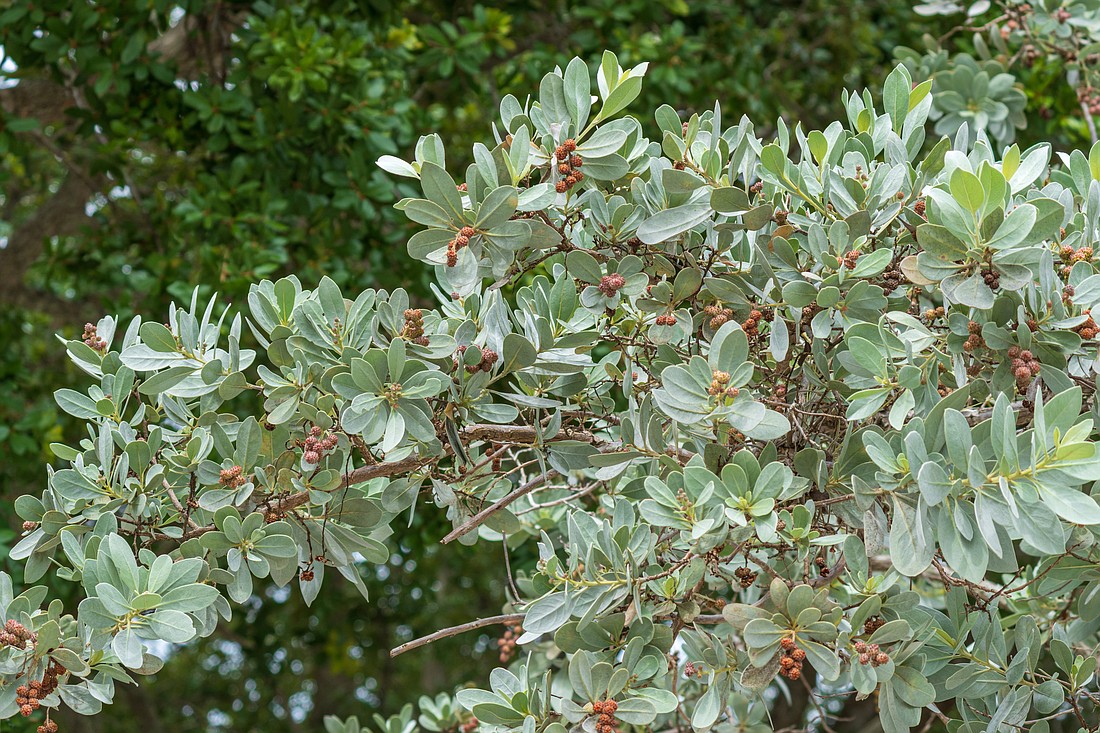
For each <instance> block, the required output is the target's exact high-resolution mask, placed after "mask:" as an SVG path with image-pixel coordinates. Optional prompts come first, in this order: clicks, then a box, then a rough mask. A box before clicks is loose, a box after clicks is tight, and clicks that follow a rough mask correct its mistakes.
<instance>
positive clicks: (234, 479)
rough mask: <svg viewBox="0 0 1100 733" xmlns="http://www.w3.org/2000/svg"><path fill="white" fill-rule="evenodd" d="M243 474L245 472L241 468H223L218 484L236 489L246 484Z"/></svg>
mask: <svg viewBox="0 0 1100 733" xmlns="http://www.w3.org/2000/svg"><path fill="white" fill-rule="evenodd" d="M242 473H243V471H242V469H241V467H240V466H231V467H229V468H223V469H222V470H221V472H220V473H219V475H218V483H220V484H221V485H222V486H224V487H226V488H227V489H235V488H237V487H238V486H242V485H244V483H245V478H244V476H243V475H242Z"/></svg>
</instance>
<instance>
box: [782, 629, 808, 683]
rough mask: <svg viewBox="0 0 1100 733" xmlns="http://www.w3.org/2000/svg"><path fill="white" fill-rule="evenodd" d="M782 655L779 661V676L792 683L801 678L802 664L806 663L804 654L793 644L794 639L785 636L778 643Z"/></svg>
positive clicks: (803, 651)
mask: <svg viewBox="0 0 1100 733" xmlns="http://www.w3.org/2000/svg"><path fill="white" fill-rule="evenodd" d="M779 646H781V647H782V648H783V651H784V654H783V656H782V657H781V658H780V659H779V674H781V675H783V676H784V677H786V678H787V679H789V680H791V681H794V680H797V679H798V678H799V677H801V676H802V663H803V662H804V661H806V652H805V650H803V649H799V648H798V646H797V645H796V644H795V643H794V638H792V637H790V636H787V637H784V639H783V640H782V641H781V642H779Z"/></svg>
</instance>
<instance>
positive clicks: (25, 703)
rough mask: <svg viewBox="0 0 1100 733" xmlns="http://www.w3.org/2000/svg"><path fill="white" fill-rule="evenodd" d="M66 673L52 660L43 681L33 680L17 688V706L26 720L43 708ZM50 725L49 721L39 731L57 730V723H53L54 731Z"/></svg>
mask: <svg viewBox="0 0 1100 733" xmlns="http://www.w3.org/2000/svg"><path fill="white" fill-rule="evenodd" d="M65 671H66V670H65V668H64V667H62V666H61V665H60V664H58V663H57V662H54V661H52V660H51V661H50V663H49V664H48V665H47V666H46V671H45V673H44V674H43V675H42V679H40V680H31V681H30V682H28V683H27V684H25V685H19V687H17V688H15V704H16V705H18V706H19V712H20V714H21V715H22V716H23V717H24V718H27V717H30V716H31V714H32V713H34V711H35V710H38V708H40V707H41V706H42V702H41V701H42V699H43V698H45V697H47V696H49V695H50V694H52V693H53V691H54V690H56V689H57V678H58V677H59V676H60V675H62V674H65ZM50 725H51V721H49V720H47V721H46V723H45V726H39V730H40V731H41V730H42V728H43V727H45V728H46V730H47V731H50V732H51V733H52V732H53V731H56V730H57V724H56V723H52V726H53V727H52V730H51V728H50V727H49V726H50Z"/></svg>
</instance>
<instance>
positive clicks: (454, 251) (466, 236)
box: [447, 227, 477, 267]
mask: <svg viewBox="0 0 1100 733" xmlns="http://www.w3.org/2000/svg"><path fill="white" fill-rule="evenodd" d="M475 234H477V230H475V229H474V228H473V227H462V228H461V229H459V230H458V234H456V235H455V238H454V239H452V240H451V241H450V242H447V267H454V266H455V265H457V264H458V250H460V249H462V248H463V247H465V246H466V245H468V244H469V243H470V239H472V238H473V236H474V235H475Z"/></svg>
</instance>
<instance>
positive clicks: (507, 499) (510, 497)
mask: <svg viewBox="0 0 1100 733" xmlns="http://www.w3.org/2000/svg"><path fill="white" fill-rule="evenodd" d="M557 475H558V472H557V471H555V470H554V469H550V470H549V471H547V472H546V473H544V474H541V475H539V476H536V477H535V478H533V479H531V480H530V481H528V482H527V483H525V484H524V485H522V486H520V487H519V488H518V489H515V490H514V491H512V492H511V493H509V494H507V495H505V496H502V497H501V498H499V499H497V500H496V501H495V502H493V503H492V504H490V505H489V506H487V507H486V508H484V509H482V510H481V511H480V512H478V513H477V514H475V515H474V516H472V517H470V518H469V519H467V520H466V521H465V522H463V523H462V524H460V525H459V526H457V527H455V528H454V530H452V531H451V533H450V534H448V535H447V536H446V537H444V538H443V539H442V542H443V544H445V545H446V544H448V543H450V542H454V541H455V540H457V539H458V538H459V537H463V536H465V535H467V534H469V533H470V532H472V531H473V530H475V529H477V528H478V527H480V526H481V525H482V524H484V523H485V520H486V519H488V518H489V517H491V516H493V515H494V514H496V513H497V512H499V511H500V510H501V509H503V508H504V507H506V506H508V505H509V504H511V503H512V502H513V501H515V500H516V499H518V498H520V497H521V496H526V495H527V494H530V493H531V492H532V491H534V490H535V489H537V488H539V487H540V486H542V485H543V484H545V483H546V482H547V481H549V480H550V479H552V478H554V477H555V476H557Z"/></svg>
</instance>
